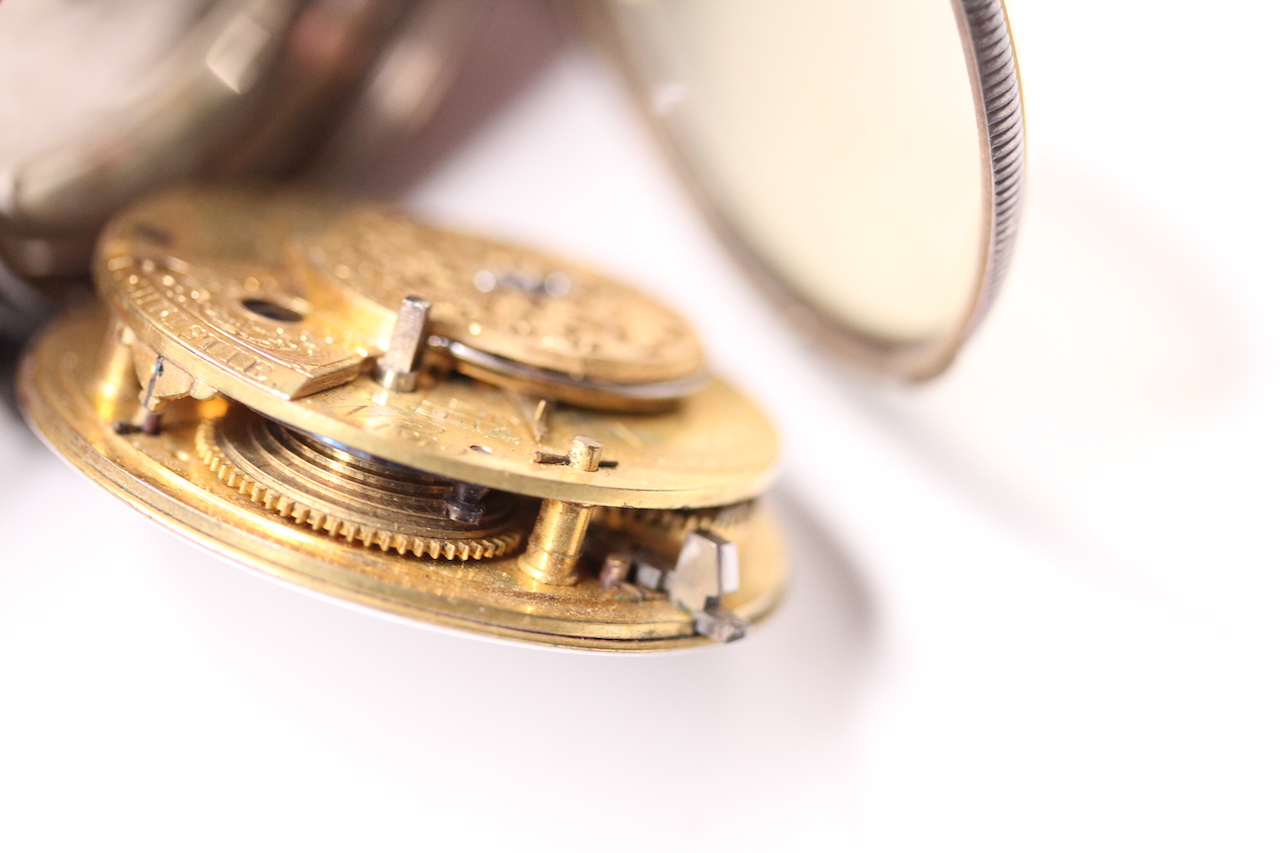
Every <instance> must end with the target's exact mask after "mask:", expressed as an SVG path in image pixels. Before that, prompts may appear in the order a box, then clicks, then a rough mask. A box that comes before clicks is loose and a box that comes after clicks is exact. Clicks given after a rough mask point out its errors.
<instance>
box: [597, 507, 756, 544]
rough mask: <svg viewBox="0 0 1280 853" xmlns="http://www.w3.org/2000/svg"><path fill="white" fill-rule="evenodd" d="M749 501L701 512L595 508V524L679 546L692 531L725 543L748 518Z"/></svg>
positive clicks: (696, 510)
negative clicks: (703, 533)
mask: <svg viewBox="0 0 1280 853" xmlns="http://www.w3.org/2000/svg"><path fill="white" fill-rule="evenodd" d="M753 506H754V502H753V501H742V502H740V503H735V504H729V505H728V506H713V507H705V508H701V509H634V508H632V507H619V506H602V507H597V508H596V514H595V522H596V523H598V524H602V525H604V526H605V527H608V528H611V529H613V530H618V531H622V532H624V533H630V534H632V535H634V536H639V537H642V538H647V537H652V536H660V537H662V538H671V539H673V540H674V541H676V542H682V541H683V540H684V537H685V536H687V535H689V534H690V533H693V532H694V531H703V532H707V531H710V532H713V533H719V534H720V535H721V536H724V537H725V538H727V539H731V538H733V534H734V532H735V531H736V530H737V529H738V528H740V527H742V525H743V524H745V523H746V521H747V520H748V519H749V518H750V517H751V510H752V508H753Z"/></svg>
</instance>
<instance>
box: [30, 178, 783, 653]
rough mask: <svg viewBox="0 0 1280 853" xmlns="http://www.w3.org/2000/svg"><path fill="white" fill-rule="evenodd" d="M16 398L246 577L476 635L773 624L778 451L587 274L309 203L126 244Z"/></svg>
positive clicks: (241, 195) (465, 238)
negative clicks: (247, 571)
mask: <svg viewBox="0 0 1280 853" xmlns="http://www.w3.org/2000/svg"><path fill="white" fill-rule="evenodd" d="M94 273H95V280H96V283H97V286H98V290H99V293H100V294H101V297H102V299H101V301H100V302H98V303H93V304H85V305H83V306H81V307H80V308H78V309H76V310H72V311H69V312H67V313H65V314H64V315H63V316H61V317H59V318H58V319H56V320H55V321H54V322H53V323H52V324H51V325H50V326H49V328H48V329H47V330H46V331H45V332H44V333H43V334H42V335H41V337H40V338H39V340H38V341H37V342H36V343H35V345H34V346H33V347H32V349H31V351H30V353H29V355H28V356H27V358H26V361H25V363H24V365H23V368H22V371H21V375H20V379H19V389H20V394H21V396H22V399H23V402H24V406H25V408H26V411H27V413H28V416H29V418H30V419H31V421H32V423H33V424H34V425H35V427H36V429H37V430H38V431H40V433H41V434H42V435H43V436H44V437H45V439H46V440H47V441H48V442H49V443H50V444H51V445H52V446H53V447H54V448H55V449H56V450H58V451H59V452H60V453H62V454H63V455H65V456H67V457H68V458H69V459H70V460H71V461H72V462H73V463H74V464H75V465H76V466H77V467H78V468H80V469H81V470H82V471H84V472H85V473H87V474H88V475H89V476H90V477H92V478H93V479H95V480H96V481H98V482H100V483H102V484H103V485H105V486H106V487H107V488H109V489H110V490H112V491H113V492H114V493H115V494H117V495H118V496H120V497H121V498H123V499H124V500H126V501H127V502H128V503H130V504H131V505H133V506H134V507H136V508H138V509H140V510H141V511H143V512H144V513H145V514H147V515H148V516H150V517H152V518H155V519H157V520H159V521H160V522H162V523H163V524H165V525H166V526H168V527H170V528H171V529H173V530H175V531H177V532H178V533H180V534H182V535H184V536H186V537H188V538H191V539H193V540H195V541H197V542H200V543H202V544H204V545H205V546H207V547H209V548H211V549H213V550H214V551H216V552H218V553H220V554H222V555H224V556H227V557H229V558H231V559H233V560H235V561H236V562H239V563H241V564H244V565H248V566H252V567H254V568H256V569H258V570H260V571H263V572H265V573H267V574H269V575H272V576H274V577H277V578H281V579H284V580H288V581H291V582H294V583H297V584H299V585H301V586H304V587H306V588H308V589H311V590H314V591H317V592H322V593H325V594H328V595H332V596H336V597H338V598H341V599H343V600H346V601H349V602H353V603H356V604H360V605H365V606H368V607H373V608H377V609H379V610H383V611H386V612H389V613H393V614H395V615H398V616H402V617H407V618H410V619H415V620H420V621H424V622H429V623H432V624H436V625H441V626H445V627H448V628H455V629H461V630H467V631H473V632H479V633H482V634H485V635H488V636H493V637H501V638H506V639H516V640H523V641H527V642H533V643H541V644H546V645H553V646H562V647H571V648H579V649H593V650H609V651H647V650H657V649H671V648H679V647H684V646H691V645H698V644H702V643H708V642H715V641H722V642H723V641H729V640H734V639H737V638H739V637H741V636H743V634H744V633H745V632H746V630H747V629H748V627H749V626H750V625H751V624H752V623H754V622H756V621H758V620H759V619H761V618H762V617H763V616H765V615H766V614H767V613H768V612H769V610H770V609H771V608H772V607H773V606H774V604H775V603H776V602H777V600H778V597H779V595H780V592H781V588H782V581H783V556H782V548H781V543H780V539H779V534H778V532H777V529H776V527H775V524H774V522H773V520H772V519H771V517H770V516H769V513H768V511H767V508H766V507H764V506H763V505H761V504H760V503H759V502H758V501H757V498H758V497H759V496H760V494H761V492H762V491H763V490H764V488H765V487H766V486H767V484H768V482H769V479H770V477H771V474H772V469H773V465H774V461H775V457H776V454H777V443H776V438H775V436H774V433H773V430H772V428H771V427H770V425H769V423H768V421H767V420H766V419H765V418H764V416H763V415H762V414H761V413H760V412H759V411H758V410H757V409H756V408H755V406H754V405H753V404H752V403H750V401H748V400H747V399H746V398H744V397H743V396H742V395H741V394H739V393H738V392H737V391H735V390H734V389H733V388H731V387H730V386H729V385H727V384H726V383H724V382H722V381H720V380H718V379H716V378H714V377H712V376H710V375H709V374H708V373H707V372H706V371H705V369H704V367H703V363H702V354H701V349H700V347H699V344H698V340H697V336H696V334H695V332H694V331H693V329H692V327H690V326H689V324H688V323H686V322H685V321H684V320H683V319H682V318H681V317H680V316H679V315H677V314H676V313H674V312H673V311H671V310H670V309H669V308H667V307H666V306H664V305H662V304H660V303H658V302H657V301H655V300H653V299H652V298H650V297H648V296H646V295H644V294H642V293H641V292H639V291H637V290H635V289H633V288H631V287H629V286H627V285H625V284H622V283H620V282H617V281H615V280H613V279H611V278H609V277H607V276H604V275H601V274H600V273H597V272H594V271H591V270H587V269H584V268H582V267H579V266H577V265H574V264H570V263H568V262H565V261H563V260H560V259H557V258H554V257H551V256H547V255H544V254H542V253H539V252H535V251H531V250H527V249H523V248H520V247H516V246H511V245H507V244H504V243H499V242H495V241H492V240H487V239H482V238H478V237H473V236H470V235H465V234H458V233H453V232H448V231H444V230H440V229H437V228H433V227H430V226H427V225H425V224H422V223H419V222H415V221H413V220H411V219H409V218H408V217H406V216H404V215H403V214H400V213H398V212H395V211H393V210H390V209H387V208H383V207H377V206H371V205H351V204H343V203H339V202H335V201H332V200H330V199H326V198H324V197H320V196H316V195H307V194H300V193H287V192H278V191H277V192H273V193H270V194H264V193H262V192H258V191H253V190H236V189H215V188H199V187H196V188H178V189H173V190H169V191H166V192H163V193H161V194H159V195H157V196H154V197H152V198H149V199H146V200H144V201H142V202H140V203H139V204H137V205H134V206H133V207H131V208H128V209H126V210H125V211H124V212H122V213H121V214H119V215H117V216H116V217H114V218H113V219H112V221H111V222H110V223H109V224H108V225H107V227H106V229H105V230H104V232H103V234H102V237H101V239H100V241H99V244H98V252H97V256H96V259H95V269H94Z"/></svg>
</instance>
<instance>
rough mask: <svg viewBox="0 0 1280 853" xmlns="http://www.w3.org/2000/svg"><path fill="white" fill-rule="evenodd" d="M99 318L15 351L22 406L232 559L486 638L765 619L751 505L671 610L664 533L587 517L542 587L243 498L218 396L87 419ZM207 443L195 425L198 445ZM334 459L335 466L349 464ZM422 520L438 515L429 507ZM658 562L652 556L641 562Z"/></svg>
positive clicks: (763, 514) (733, 632)
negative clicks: (138, 421)
mask: <svg viewBox="0 0 1280 853" xmlns="http://www.w3.org/2000/svg"><path fill="white" fill-rule="evenodd" d="M109 330H110V318H109V316H108V314H107V312H106V311H105V310H103V308H102V307H100V306H96V305H88V306H84V307H83V308H81V309H79V310H75V311H72V312H68V313H66V314H64V315H63V316H62V317H60V318H58V319H57V320H55V321H54V322H53V323H52V324H51V325H50V326H49V327H48V328H47V329H46V330H45V332H44V333H43V334H42V335H41V337H40V338H39V339H38V340H37V341H36V342H35V343H34V345H33V347H32V348H31V349H30V350H29V351H28V353H27V356H26V358H25V360H24V362H23V365H22V368H21V373H20V379H19V382H20V395H21V398H22V402H23V405H24V408H25V410H26V412H27V415H28V417H29V418H30V420H31V422H32V424H33V425H34V426H35V428H36V429H37V430H38V431H39V432H40V433H41V434H42V435H43V436H44V438H45V440H46V441H47V442H48V443H49V444H50V445H51V446H52V447H53V448H54V449H55V450H57V451H58V452H60V453H61V454H63V455H64V456H66V457H67V458H68V459H69V460H70V461H71V462H72V464H74V465H75V466H76V467H77V468H79V469H80V470H81V471H83V472H84V473H86V474H87V475H88V476H89V477H91V478H92V479H93V480H94V481H96V482H98V483H99V484H101V485H103V486H104V487H106V488H107V489H109V490H110V491H112V492H113V493H114V494H116V495H117V496H119V497H121V498H122V499H123V500H125V501H126V502H128V503H129V504H130V505H132V506H134V507H135V508H137V509H139V510H140V511H142V512H143V513H145V514H146V515H147V516H148V517H150V518H153V519H156V520H158V521H160V522H161V523H163V524H165V525H166V526H168V527H169V528H171V529H173V530H174V531H176V532H178V533H180V534H181V535H183V536H185V537H187V538H189V539H191V540H193V541H195V542H197V543H200V544H202V545H204V546H206V547H208V548H210V549H212V550H213V551H215V552H217V553H219V554H221V555H223V556H225V557H228V558H230V559H232V560H234V561H235V562H237V563H239V564H242V565H247V566H250V567H252V568H255V569H257V570H259V571H262V572H264V573H266V574H269V575H272V576H274V577H277V578H281V579H284V580H288V581H291V582H293V583H296V584H299V585H301V586H303V587H306V588H308V589H311V590H314V591H317V592H322V593H325V594H328V595H332V596H335V597H338V598H341V599H344V600H346V601H350V602H354V603H356V604H360V605H364V606H368V607H372V608H376V609H379V610H382V611H386V612H389V613H392V614H396V615H399V616H403V617H406V618H410V619H414V620H419V621H426V622H431V623H434V624H437V625H441V626H445V627H449V628H456V629H461V630H466V631H472V632H477V633H481V634H484V635H487V636H491V637H499V638H506V639H514V640H521V641H526V642H533V643H540V644H545V645H551V646H561V647H568V648H578V649H588V650H600V651H637V652H639V651H656V650H662V649H673V648H682V647H688V646H696V645H702V644H706V643H710V642H713V641H714V640H713V639H712V638H713V637H719V638H720V639H732V638H735V637H737V636H740V635H741V626H743V625H746V624H748V623H753V622H756V621H758V620H759V619H761V618H763V617H764V616H765V615H767V614H768V612H769V611H770V610H771V609H772V608H773V606H774V605H775V604H776V602H777V600H778V597H779V595H780V592H781V589H782V583H783V580H784V573H783V568H782V567H783V556H782V552H781V542H780V539H779V537H778V532H777V530H776V527H775V525H774V523H773V521H772V520H771V518H770V517H769V515H768V513H767V511H764V510H763V509H762V508H758V509H756V510H755V511H753V512H752V513H751V515H750V518H749V519H748V520H747V521H746V522H745V523H743V524H742V525H741V527H740V528H738V529H737V530H736V532H735V534H734V536H733V540H734V541H733V542H732V548H733V549H735V550H734V552H733V554H732V556H733V561H732V562H730V563H727V564H726V566H725V571H723V572H721V573H720V575H719V576H720V577H722V578H728V579H730V580H732V581H733V582H734V585H735V586H736V588H735V589H734V590H733V591H731V592H727V593H726V594H725V595H723V596H720V595H711V594H710V593H708V594H707V595H708V597H707V598H706V601H707V602H708V603H707V606H706V609H705V612H701V611H696V610H691V609H690V607H689V606H677V604H676V603H673V600H672V597H671V595H670V594H668V593H666V592H664V591H661V590H662V588H663V582H662V581H661V576H663V574H664V572H665V573H667V574H670V573H672V572H677V573H678V571H679V569H680V566H679V565H678V564H676V562H675V561H674V559H673V558H672V555H673V554H674V553H675V552H676V551H678V550H679V547H678V545H677V544H676V543H675V542H674V540H672V541H669V542H668V543H667V544H666V545H665V546H662V547H655V548H653V549H652V550H653V551H654V554H656V556H643V557H635V558H634V559H633V558H631V557H627V556H625V554H631V553H639V552H640V550H642V549H639V548H638V546H636V545H628V544H627V543H628V541H629V540H627V539H626V536H625V534H622V533H620V532H619V531H617V530H614V529H612V528H609V527H605V526H598V525H594V524H593V525H591V526H590V527H589V528H588V530H587V533H586V537H585V544H584V548H583V555H584V556H583V558H582V562H581V563H580V564H579V573H580V577H579V580H578V582H577V583H576V584H573V585H571V586H557V585H551V584H543V583H539V582H538V581H537V580H535V579H533V578H531V577H530V576H529V575H528V574H526V573H525V572H524V571H522V570H521V569H520V568H519V567H518V565H517V560H516V558H514V557H503V558H499V559H489V560H468V561H465V562H464V561H459V560H434V559H429V558H427V557H426V556H423V557H418V556H416V555H415V554H413V553H412V550H407V551H406V553H405V554H401V553H399V551H398V549H397V548H395V547H392V548H391V549H390V550H382V549H380V548H378V547H367V546H366V545H365V544H363V543H362V542H361V541H350V542H349V541H347V540H346V538H345V537H335V536H332V535H329V533H327V532H326V531H325V530H323V529H320V530H313V529H311V527H310V526H304V525H302V524H299V523H295V522H294V521H293V520H291V519H290V518H286V517H282V516H281V514H280V513H279V512H278V511H277V509H276V508H268V507H267V506H265V505H264V502H263V501H261V500H258V501H255V500H254V499H253V495H252V491H253V490H252V489H250V490H249V493H245V492H243V491H242V489H241V488H240V485H242V484H243V481H241V482H240V485H236V486H232V485H228V483H227V482H225V477H224V478H222V479H220V477H219V475H218V473H215V471H214V470H212V469H211V468H210V465H209V463H208V462H207V460H205V459H202V458H201V453H200V447H201V444H200V442H198V441H197V433H198V432H199V431H200V430H202V429H204V430H206V431H207V430H209V429H211V428H212V429H213V430H214V433H213V436H214V441H215V443H216V442H217V441H218V438H217V436H218V434H219V433H218V430H219V429H220V428H221V425H222V424H223V423H224V419H225V418H227V417H228V412H232V413H235V412H239V414H233V415H232V417H242V418H246V419H247V420H246V421H244V422H242V423H252V422H254V421H252V417H251V416H250V415H249V414H248V413H246V412H244V411H243V409H239V408H238V407H235V406H231V405H229V404H228V402H227V401H226V400H225V399H222V398H214V399H210V400H206V401H200V400H197V399H195V398H192V397H185V398H179V399H175V400H174V401H173V402H171V403H170V404H169V405H168V406H166V407H165V409H164V422H163V429H162V430H161V431H160V432H159V433H158V434H157V435H147V434H145V433H142V432H140V431H137V430H135V429H127V428H123V426H124V425H116V424H113V423H112V421H111V420H110V419H109V418H104V417H103V416H102V414H103V413H102V411H100V409H99V404H100V402H101V401H102V400H103V399H104V397H109V396H110V395H109V394H107V384H108V383H104V376H112V375H115V374H116V373H118V372H119V371H118V370H117V369H116V368H118V363H117V361H113V358H112V354H113V350H112V349H111V348H110V347H108V348H107V358H106V359H103V358H102V357H101V356H102V350H103V346H104V341H117V342H118V340H119V338H118V337H113V336H112V335H111V334H109ZM371 384H372V383H371ZM335 390H340V389H335ZM111 393H115V391H112V392H111ZM499 393H500V392H499ZM304 402H305V401H298V402H297V403H294V404H293V405H301V404H302V403H304ZM209 424H212V427H210V426H207V425H209ZM202 425H205V426H202ZM234 426H235V424H234V423H227V424H226V428H225V431H224V432H223V433H222V435H223V436H225V438H226V440H227V441H230V443H231V444H233V445H234V446H235V447H237V448H244V447H246V446H248V444H249V443H248V442H246V441H244V440H243V439H242V438H235V439H232V436H233V435H236V433H235V431H234V429H233V428H234ZM208 442H209V435H208V434H207V432H206V434H205V439H204V446H206V447H207V446H208ZM570 443H571V442H570V441H565V442H564V443H563V445H562V449H563V450H564V451H566V452H568V451H570V450H571V448H570ZM602 444H603V448H602V449H603V453H602V454H593V456H594V459H595V461H596V462H597V463H599V464H601V465H604V464H607V463H608V462H611V461H615V460H614V459H612V458H611V457H612V456H613V455H614V452H613V451H614V448H613V447H612V445H611V443H610V442H609V441H604V442H602ZM218 446H219V447H222V446H223V445H222V444H218ZM311 449H312V450H315V448H314V447H312V448H311ZM618 449H619V451H621V449H622V448H621V447H619V448H618ZM564 455H569V453H566V454H564ZM618 456H619V459H618V460H617V461H618V462H619V466H618V467H619V469H621V468H622V467H623V466H624V465H625V464H626V463H625V461H624V457H622V455H621V453H619V454H618ZM579 458H581V454H579ZM326 459H327V460H328V462H329V463H334V462H339V463H342V465H347V466H350V463H351V462H352V460H350V459H346V458H344V457H342V456H341V455H340V454H338V455H334V454H323V453H321V454H317V458H316V459H313V460H312V463H313V464H315V465H317V466H321V465H323V464H325V463H324V460H326ZM537 464H540V465H542V466H543V467H544V468H545V469H548V470H557V471H563V472H572V473H573V474H574V476H588V475H592V476H594V475H608V474H610V473H611V469H609V468H605V467H602V468H600V469H599V470H598V471H596V472H587V471H582V470H577V469H574V468H573V466H572V465H560V464H553V463H537ZM338 467H340V468H341V467H342V466H341V465H340V466H338ZM584 467H590V465H589V464H588V465H586V466H584ZM343 470H345V471H347V472H350V471H351V467H347V468H344V469H343ZM385 473H386V472H385V470H383V471H380V474H385ZM344 476H345V475H344ZM297 479H298V481H299V483H301V484H299V483H293V484H289V486H288V488H290V489H295V490H300V489H302V488H303V487H304V485H306V483H307V482H308V479H309V475H308V476H302V477H299V478H297ZM315 482H324V480H323V478H317V479H316V480H315ZM279 485H284V484H283V483H281V484H279ZM277 504H278V502H277ZM348 511H349V509H348ZM435 517H436V519H437V521H438V519H439V514H438V513H436V515H435ZM526 523H527V522H526ZM322 527H323V525H322ZM620 537H621V538H620ZM353 539H358V537H353ZM717 541H719V540H717ZM371 544H376V543H371ZM718 547H719V548H720V550H724V547H726V546H723V545H721V546H718ZM695 550H696V549H689V548H686V549H685V550H684V551H680V554H681V558H682V560H683V559H684V554H685V552H686V551H687V552H689V553H690V554H693V553H694V551H695ZM659 552H661V553H659ZM702 552H707V549H706V548H703V549H702ZM700 553H701V552H700ZM726 553H728V552H726ZM663 560H666V562H665V563H663V564H662V565H663V566H665V567H666V568H662V567H658V568H655V567H654V566H652V565H650V563H651V562H653V561H657V562H659V563H662V561H663ZM645 561H649V562H645ZM607 562H608V563H611V564H612V565H613V566H614V569H613V570H611V573H610V574H609V575H608V578H607V580H608V583H604V582H602V580H601V578H600V576H599V570H600V568H601V566H602V565H603V564H605V563H607ZM628 564H630V566H636V567H638V568H637V569H636V572H637V575H636V578H637V580H636V582H631V581H629V580H627V578H629V577H630V575H629V574H628V571H629V568H628ZM618 567H621V569H620V570H619V569H618ZM705 570H706V567H704V571H705ZM642 572H643V573H644V574H643V577H649V576H651V575H654V573H655V572H656V573H657V575H658V576H659V577H660V580H659V581H658V582H654V583H653V584H652V586H650V587H646V586H645V585H644V583H643V582H642ZM690 576H691V577H693V575H690ZM713 586H714V585H713ZM681 588H682V589H683V587H681ZM708 589H710V587H708ZM713 592H714V590H713ZM702 594H703V593H702V591H701V590H699V591H698V594H697V595H695V596H693V597H692V598H691V599H690V600H691V601H693V602H694V605H695V606H701V596H702ZM682 595H684V593H682ZM681 600H682V601H683V600H684V599H683V598H682V599H681ZM700 632H701V633H700Z"/></svg>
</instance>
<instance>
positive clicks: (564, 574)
mask: <svg viewBox="0 0 1280 853" xmlns="http://www.w3.org/2000/svg"><path fill="white" fill-rule="evenodd" d="M602 454H603V447H602V446H601V444H600V442H598V441H596V440H595V439H593V438H587V437H586V436H582V435H579V436H576V437H575V438H574V439H573V443H572V444H571V445H570V447H569V454H568V456H569V463H568V464H569V465H571V466H573V467H574V468H577V469H578V470H579V471H597V470H599V468H600V459H601V456H602ZM594 511H595V507H594V506H588V505H586V504H578V503H572V502H570V501H557V500H544V501H543V502H542V508H541V509H540V510H539V511H538V518H537V521H535V522H534V525H533V533H532V534H531V535H530V536H529V547H528V548H527V549H525V552H524V553H523V554H521V555H520V560H519V566H520V568H521V569H523V570H524V571H525V573H527V574H529V575H530V576H532V577H533V578H535V579H536V580H539V581H541V582H542V583H546V584H553V585H555V586H571V585H573V584H575V583H577V582H578V557H579V556H580V555H581V554H582V542H583V540H584V539H585V538H586V535H587V525H589V524H590V523H591V514H592V512H594Z"/></svg>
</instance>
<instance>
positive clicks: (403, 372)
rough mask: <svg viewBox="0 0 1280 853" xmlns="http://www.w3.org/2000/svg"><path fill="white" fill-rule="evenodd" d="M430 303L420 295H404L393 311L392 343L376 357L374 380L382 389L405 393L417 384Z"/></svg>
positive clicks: (427, 330) (429, 314) (426, 336)
mask: <svg viewBox="0 0 1280 853" xmlns="http://www.w3.org/2000/svg"><path fill="white" fill-rule="evenodd" d="M430 323H431V303H430V302H428V301H427V300H425V299H423V298H422V297H420V296H406V297H405V298H404V300H403V301H402V302H401V303H400V311H399V312H398V313H397V314H396V324H395V326H394V328H392V330H391V343H390V344H389V345H388V346H387V351H386V352H385V353H383V354H382V356H381V357H380V358H379V359H378V364H377V367H376V368H375V369H374V374H373V376H374V379H376V380H377V382H378V384H379V385H381V386H382V387H383V388H387V389H389V390H391V391H402V392H408V391H413V390H416V389H417V387H418V374H419V373H420V372H421V370H422V354H423V352H425V351H426V347H427V338H428V337H429V336H430V333H431V331H430V330H431V327H430Z"/></svg>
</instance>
